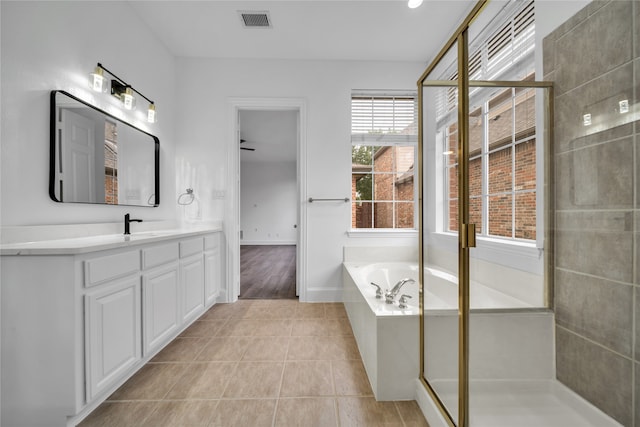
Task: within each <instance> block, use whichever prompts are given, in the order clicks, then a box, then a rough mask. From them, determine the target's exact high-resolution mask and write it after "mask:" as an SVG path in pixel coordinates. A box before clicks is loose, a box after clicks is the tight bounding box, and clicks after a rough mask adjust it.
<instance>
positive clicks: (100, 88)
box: [89, 64, 107, 92]
mask: <svg viewBox="0 0 640 427" xmlns="http://www.w3.org/2000/svg"><path fill="white" fill-rule="evenodd" d="M89 87H90V88H91V89H93V90H95V91H96V92H106V91H107V79H106V78H105V77H104V69H103V68H102V66H101V65H100V64H98V65H97V66H96V69H95V70H93V72H91V73H89Z"/></svg>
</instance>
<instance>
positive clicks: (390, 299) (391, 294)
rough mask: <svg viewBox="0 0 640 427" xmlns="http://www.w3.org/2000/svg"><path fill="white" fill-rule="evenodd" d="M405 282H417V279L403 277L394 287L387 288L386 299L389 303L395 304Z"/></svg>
mask: <svg viewBox="0 0 640 427" xmlns="http://www.w3.org/2000/svg"><path fill="white" fill-rule="evenodd" d="M405 283H416V281H415V280H413V279H410V278H406V279H402V280H400V281H399V282H398V283H396V285H395V286H394V287H393V288H391V289H387V292H385V293H384V299H385V302H386V303H387V304H393V302H394V299H395V297H396V295H398V292H400V288H402V287H403V286H404V284H405Z"/></svg>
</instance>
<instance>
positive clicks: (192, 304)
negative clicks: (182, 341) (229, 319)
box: [180, 253, 204, 322]
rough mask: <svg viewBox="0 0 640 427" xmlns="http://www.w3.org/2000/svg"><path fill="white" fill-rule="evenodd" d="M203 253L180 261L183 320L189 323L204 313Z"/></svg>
mask: <svg viewBox="0 0 640 427" xmlns="http://www.w3.org/2000/svg"><path fill="white" fill-rule="evenodd" d="M203 259H204V258H203V256H202V253H200V254H199V255H195V256H192V257H189V258H185V259H183V260H181V261H180V271H181V285H182V320H183V321H184V322H189V321H191V320H193V319H195V318H196V317H197V316H198V315H200V314H201V313H202V312H203V311H204V263H203Z"/></svg>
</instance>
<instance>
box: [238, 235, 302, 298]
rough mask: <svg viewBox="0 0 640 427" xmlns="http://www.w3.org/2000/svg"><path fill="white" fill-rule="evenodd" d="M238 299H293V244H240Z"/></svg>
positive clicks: (294, 283) (294, 286)
mask: <svg viewBox="0 0 640 427" xmlns="http://www.w3.org/2000/svg"><path fill="white" fill-rule="evenodd" d="M240 298H247V299H248V298H260V299H277V298H296V246H295V245H277V246H265V245H256V246H253V245H243V246H241V247H240Z"/></svg>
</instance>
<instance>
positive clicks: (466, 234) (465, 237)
mask: <svg viewBox="0 0 640 427" xmlns="http://www.w3.org/2000/svg"><path fill="white" fill-rule="evenodd" d="M460 233H461V234H460V238H461V239H462V247H463V248H475V247H476V225H475V224H462V229H461V230H460Z"/></svg>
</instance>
